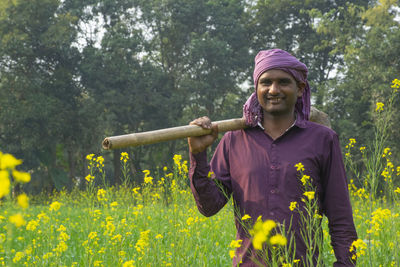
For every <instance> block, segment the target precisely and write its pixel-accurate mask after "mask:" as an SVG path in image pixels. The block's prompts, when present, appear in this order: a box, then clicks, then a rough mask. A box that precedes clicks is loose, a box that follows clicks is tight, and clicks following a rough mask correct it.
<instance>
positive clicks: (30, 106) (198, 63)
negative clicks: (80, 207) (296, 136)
mask: <svg viewBox="0 0 400 267" xmlns="http://www.w3.org/2000/svg"><path fill="white" fill-rule="evenodd" d="M398 18H399V9H398V1H395V0H381V1H366V0H358V1H351V3H350V2H348V1H342V0H335V1H327V0H310V1H298V0H291V1H287V0H285V1H282V0H279V1H278V0H262V1H261V0H253V1H241V0H202V1H194V0H150V1H149V0H137V1H131V0H116V1H110V0H90V1H76V0H65V1H60V0H40V1H39V0H29V1H28V0H19V1H13V0H4V1H2V2H1V3H0V60H1V61H0V146H1V147H2V150H3V151H8V152H10V153H13V154H15V155H17V156H18V157H20V158H23V159H24V160H25V164H24V166H26V168H28V169H29V170H30V171H31V172H32V173H33V177H35V175H37V177H40V178H41V179H33V182H32V183H31V184H32V185H31V186H32V187H34V186H36V187H37V188H39V187H44V186H47V187H48V188H49V189H52V188H53V187H54V186H56V187H58V188H60V187H62V186H67V185H71V183H72V182H73V180H74V179H75V178H76V177H80V179H83V177H84V176H85V156H86V154H89V153H93V152H96V153H100V152H101V150H100V143H101V141H102V139H103V138H104V137H105V136H109V135H118V134H124V133H130V132H139V131H146V130H154V129H159V128H165V127H173V126H177V125H184V124H187V123H188V122H189V121H191V120H192V119H194V118H196V117H198V116H204V115H207V116H209V117H210V118H211V119H213V120H218V119H226V118H232V117H238V116H241V111H242V105H243V103H244V102H245V99H246V98H247V96H249V95H250V93H251V92H252V91H253V88H252V87H251V86H250V84H251V83H252V82H251V74H252V69H253V58H254V55H255V54H256V53H257V52H258V51H259V50H261V49H269V48H275V47H279V48H282V49H286V50H288V51H289V52H291V53H293V54H294V55H296V56H298V57H299V58H300V59H301V60H302V61H303V62H305V63H306V65H307V66H308V67H309V81H310V83H311V86H312V91H313V102H314V104H315V105H316V106H317V107H319V108H321V109H322V110H324V111H326V112H328V113H329V115H330V116H331V119H332V124H333V127H334V129H335V130H336V131H337V132H338V133H339V134H340V135H341V137H342V138H343V139H347V138H349V137H357V138H358V139H359V140H360V141H361V142H367V140H368V138H370V136H371V134H372V132H371V129H372V127H371V125H372V123H373V119H374V118H373V116H372V113H371V111H372V110H373V108H374V105H375V102H376V101H383V99H384V98H385V95H387V92H388V90H390V86H389V84H390V81H391V80H393V79H394V78H399V77H398V75H399V73H400V71H399V70H400V62H399V57H398V51H400V47H399V46H400V42H399V41H398V40H399V39H400V30H399V19H398ZM396 101H397V103H398V100H396ZM397 106H398V105H397ZM397 106H396V107H397ZM395 114H396V115H395V116H396V117H395V118H393V119H394V121H395V120H399V117H398V116H399V115H398V114H399V112H396V113H395ZM391 129H392V135H391V136H392V139H391V140H390V142H391V144H392V145H394V147H395V148H394V151H398V147H399V143H398V141H397V140H399V138H398V137H399V134H398V133H399V132H400V131H399V130H398V125H396V124H393V126H392V128H391ZM396 147H397V149H396ZM186 151H187V148H186V144H185V141H176V142H169V143H166V144H159V145H152V146H147V147H138V148H131V149H128V152H130V153H131V157H130V158H131V159H132V160H131V161H130V162H131V163H130V164H131V170H133V171H134V172H139V171H141V170H142V169H144V168H155V167H156V166H154V164H153V163H154V162H158V161H161V162H167V161H168V160H170V159H171V155H172V154H173V153H186ZM119 152H120V151H114V152H109V153H104V155H105V156H106V157H108V158H112V159H114V167H113V169H108V170H106V171H107V176H108V177H109V179H110V180H111V181H113V182H118V181H119V178H118V177H119V169H120V166H119ZM395 153H396V152H395ZM139 176H140V172H139V175H137V177H139ZM34 181H37V182H36V184H35V182H34Z"/></svg>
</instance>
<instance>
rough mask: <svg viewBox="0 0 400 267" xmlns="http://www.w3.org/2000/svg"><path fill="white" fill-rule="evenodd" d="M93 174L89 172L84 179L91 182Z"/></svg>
mask: <svg viewBox="0 0 400 267" xmlns="http://www.w3.org/2000/svg"><path fill="white" fill-rule="evenodd" d="M94 178H95V177H94V176H93V175H90V174H88V175H87V176H86V177H85V180H86V181H87V182H88V183H90V182H92V181H93V180H94Z"/></svg>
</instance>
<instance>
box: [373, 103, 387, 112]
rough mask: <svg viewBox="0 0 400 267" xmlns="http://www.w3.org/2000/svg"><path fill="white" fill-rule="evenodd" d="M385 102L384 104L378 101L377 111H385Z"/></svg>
mask: <svg viewBox="0 0 400 267" xmlns="http://www.w3.org/2000/svg"><path fill="white" fill-rule="evenodd" d="M384 105H385V104H383V103H382V102H377V103H376V108H375V111H383V106H384Z"/></svg>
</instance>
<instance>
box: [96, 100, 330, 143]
mask: <svg viewBox="0 0 400 267" xmlns="http://www.w3.org/2000/svg"><path fill="white" fill-rule="evenodd" d="M310 120H311V121H313V122H317V123H319V124H322V125H325V126H327V127H330V126H331V125H330V122H329V117H328V115H327V114H326V113H324V112H322V111H319V110H318V109H316V108H314V107H311V113H310ZM213 124H218V132H227V131H234V130H240V129H244V128H246V127H247V126H246V124H245V121H244V119H242V118H238V119H230V120H222V121H215V122H213ZM210 133H211V130H210V129H203V128H201V127H200V126H197V125H185V126H180V127H173V128H166V129H161V130H155V131H148V132H142V133H132V134H125V135H118V136H111V137H107V138H105V139H104V141H103V148H104V149H118V148H124V147H128V146H140V145H149V144H155V143H159V142H164V141H171V140H176V139H181V138H187V137H191V136H201V135H206V134H210Z"/></svg>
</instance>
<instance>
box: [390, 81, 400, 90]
mask: <svg viewBox="0 0 400 267" xmlns="http://www.w3.org/2000/svg"><path fill="white" fill-rule="evenodd" d="M391 88H395V89H398V88H400V80H399V79H394V80H393V81H392V86H391Z"/></svg>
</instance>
